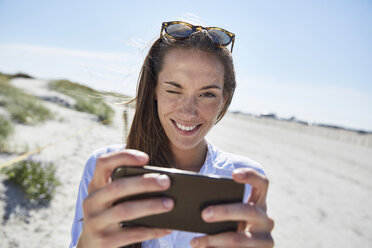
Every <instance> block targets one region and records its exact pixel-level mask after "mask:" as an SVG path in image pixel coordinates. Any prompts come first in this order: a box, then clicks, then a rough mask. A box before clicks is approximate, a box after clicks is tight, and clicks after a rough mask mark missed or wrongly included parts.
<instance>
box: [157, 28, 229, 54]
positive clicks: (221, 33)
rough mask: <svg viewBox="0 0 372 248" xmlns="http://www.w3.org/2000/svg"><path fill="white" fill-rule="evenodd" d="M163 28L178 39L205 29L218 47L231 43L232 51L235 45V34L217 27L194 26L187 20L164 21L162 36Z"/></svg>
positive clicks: (167, 33)
mask: <svg viewBox="0 0 372 248" xmlns="http://www.w3.org/2000/svg"><path fill="white" fill-rule="evenodd" d="M163 30H164V31H165V35H166V36H168V37H171V38H173V39H176V40H181V39H186V38H188V37H190V36H191V35H192V34H193V33H195V32H199V31H202V30H205V31H207V32H208V34H209V36H210V37H211V38H212V40H213V43H214V44H215V45H216V46H217V47H225V46H228V45H229V44H230V43H231V52H232V50H233V47H234V41H235V34H233V33H231V32H229V31H227V30H225V29H222V28H217V27H202V26H194V25H191V24H189V23H187V22H181V21H174V22H163V24H162V26H161V31H160V37H162V36H163Z"/></svg>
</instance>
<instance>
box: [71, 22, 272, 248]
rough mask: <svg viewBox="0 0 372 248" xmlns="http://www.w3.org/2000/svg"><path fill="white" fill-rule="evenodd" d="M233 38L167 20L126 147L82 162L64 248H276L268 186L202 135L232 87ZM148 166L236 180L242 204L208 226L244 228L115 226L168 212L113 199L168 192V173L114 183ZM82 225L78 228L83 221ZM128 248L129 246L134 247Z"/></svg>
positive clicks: (152, 203)
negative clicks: (210, 231)
mask: <svg viewBox="0 0 372 248" xmlns="http://www.w3.org/2000/svg"><path fill="white" fill-rule="evenodd" d="M234 38H235V36H234V34H232V33H230V32H228V31H226V30H223V29H220V28H203V27H200V26H193V25H191V24H188V23H184V22H168V23H163V26H162V29H161V36H160V38H159V39H158V40H157V41H155V43H154V44H153V45H152V47H151V48H150V51H149V53H148V55H147V57H146V59H145V62H144V64H143V67H142V70H141V73H140V77H139V82H138V87H137V97H136V111H135V115H134V119H133V123H132V126H131V130H130V133H129V135H128V139H127V144H126V145H125V148H124V146H123V145H112V146H109V147H106V148H103V149H101V150H98V151H96V152H95V153H94V154H93V155H92V156H91V157H90V158H89V160H88V162H87V164H86V166H85V169H84V174H83V177H82V180H81V183H80V188H79V194H78V200H77V204H76V213H75V219H74V222H73V227H72V241H71V244H70V247H74V246H76V245H77V247H105V248H107V247H121V246H128V245H131V246H130V247H141V246H142V247H152V248H156V247H159V248H160V247H190V246H192V247H272V246H273V240H272V238H271V230H272V228H273V221H272V220H271V219H270V218H269V217H268V216H267V215H266V193H267V187H268V179H267V178H266V177H265V175H264V173H263V171H262V168H261V167H260V166H259V164H257V163H255V162H253V161H251V160H249V159H248V158H245V157H242V156H238V155H233V154H230V153H226V152H223V151H221V150H220V149H219V148H217V147H216V146H214V145H213V144H212V143H211V142H210V141H208V140H206V138H205V136H206V134H207V133H208V131H209V130H210V129H211V128H212V127H213V126H214V125H215V124H216V123H217V122H218V121H219V120H221V118H222V117H223V116H224V114H225V112H226V111H227V108H228V106H229V104H230V102H231V99H232V97H233V93H234V90H235V72H234V67H233V61H232V57H231V52H230V51H229V50H228V49H227V46H228V45H229V44H230V43H231V51H232V47H233V44H234ZM146 164H149V165H154V166H162V167H173V168H178V169H183V170H189V171H196V172H199V173H203V174H217V175H225V176H226V175H227V176H232V178H233V179H234V180H235V181H236V182H238V183H244V184H245V187H246V192H245V194H246V195H245V201H244V203H236V204H225V205H218V206H210V207H208V208H206V209H204V210H203V211H202V218H203V219H204V220H205V221H206V222H217V221H223V220H237V221H240V225H239V226H240V227H239V230H237V231H236V232H226V233H220V234H215V235H202V234H196V233H189V232H181V231H172V230H164V229H156V228H145V227H130V228H129V227H127V228H121V227H120V225H119V223H120V222H121V221H125V220H131V219H136V218H138V217H143V216H148V215H153V214H158V213H164V212H167V211H170V210H171V209H172V208H173V206H174V202H173V201H172V200H171V199H167V198H152V199H146V200H136V201H127V202H124V203H121V204H118V205H115V206H112V203H113V202H114V201H115V200H117V199H118V198H121V197H125V196H128V195H133V194H139V193H143V192H149V191H162V190H165V189H167V188H168V187H170V180H169V178H168V177H167V176H166V175H160V174H159V175H157V174H147V175H144V176H137V177H131V178H127V179H120V180H115V181H114V182H110V180H109V178H110V175H111V173H112V171H113V170H114V169H115V168H116V167H118V166H123V165H124V166H125V165H132V166H133V165H135V166H143V165H146ZM81 219H83V221H79V220H81ZM133 244H134V245H133Z"/></svg>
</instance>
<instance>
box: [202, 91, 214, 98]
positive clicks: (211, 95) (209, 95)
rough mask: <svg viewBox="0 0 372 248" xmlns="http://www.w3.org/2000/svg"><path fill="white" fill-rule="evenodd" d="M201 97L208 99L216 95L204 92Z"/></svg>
mask: <svg viewBox="0 0 372 248" xmlns="http://www.w3.org/2000/svg"><path fill="white" fill-rule="evenodd" d="M201 96H205V97H208V98H209V97H216V95H215V94H213V93H211V92H205V93H203V94H201Z"/></svg>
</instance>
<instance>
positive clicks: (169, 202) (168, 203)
mask: <svg viewBox="0 0 372 248" xmlns="http://www.w3.org/2000/svg"><path fill="white" fill-rule="evenodd" d="M163 206H164V207H165V208H166V209H169V208H172V207H173V201H172V200H171V199H169V198H164V199H163Z"/></svg>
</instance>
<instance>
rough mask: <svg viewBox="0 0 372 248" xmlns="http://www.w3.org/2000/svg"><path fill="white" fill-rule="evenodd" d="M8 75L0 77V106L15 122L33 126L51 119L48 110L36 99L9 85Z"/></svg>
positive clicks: (51, 116)
mask: <svg viewBox="0 0 372 248" xmlns="http://www.w3.org/2000/svg"><path fill="white" fill-rule="evenodd" d="M10 78H11V77H10V76H9V75H4V74H1V75H0V106H1V107H4V108H5V110H6V111H7V112H8V113H9V114H10V116H11V119H12V120H13V121H15V122H18V123H22V124H27V125H34V124H37V123H40V122H43V121H45V120H48V119H52V118H53V114H52V112H51V111H49V109H47V108H46V107H44V106H43V104H42V101H41V100H39V99H38V98H37V97H35V96H32V95H29V94H27V93H25V92H23V91H22V90H21V89H18V88H16V87H14V86H12V85H11V84H10V83H9V80H10Z"/></svg>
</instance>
